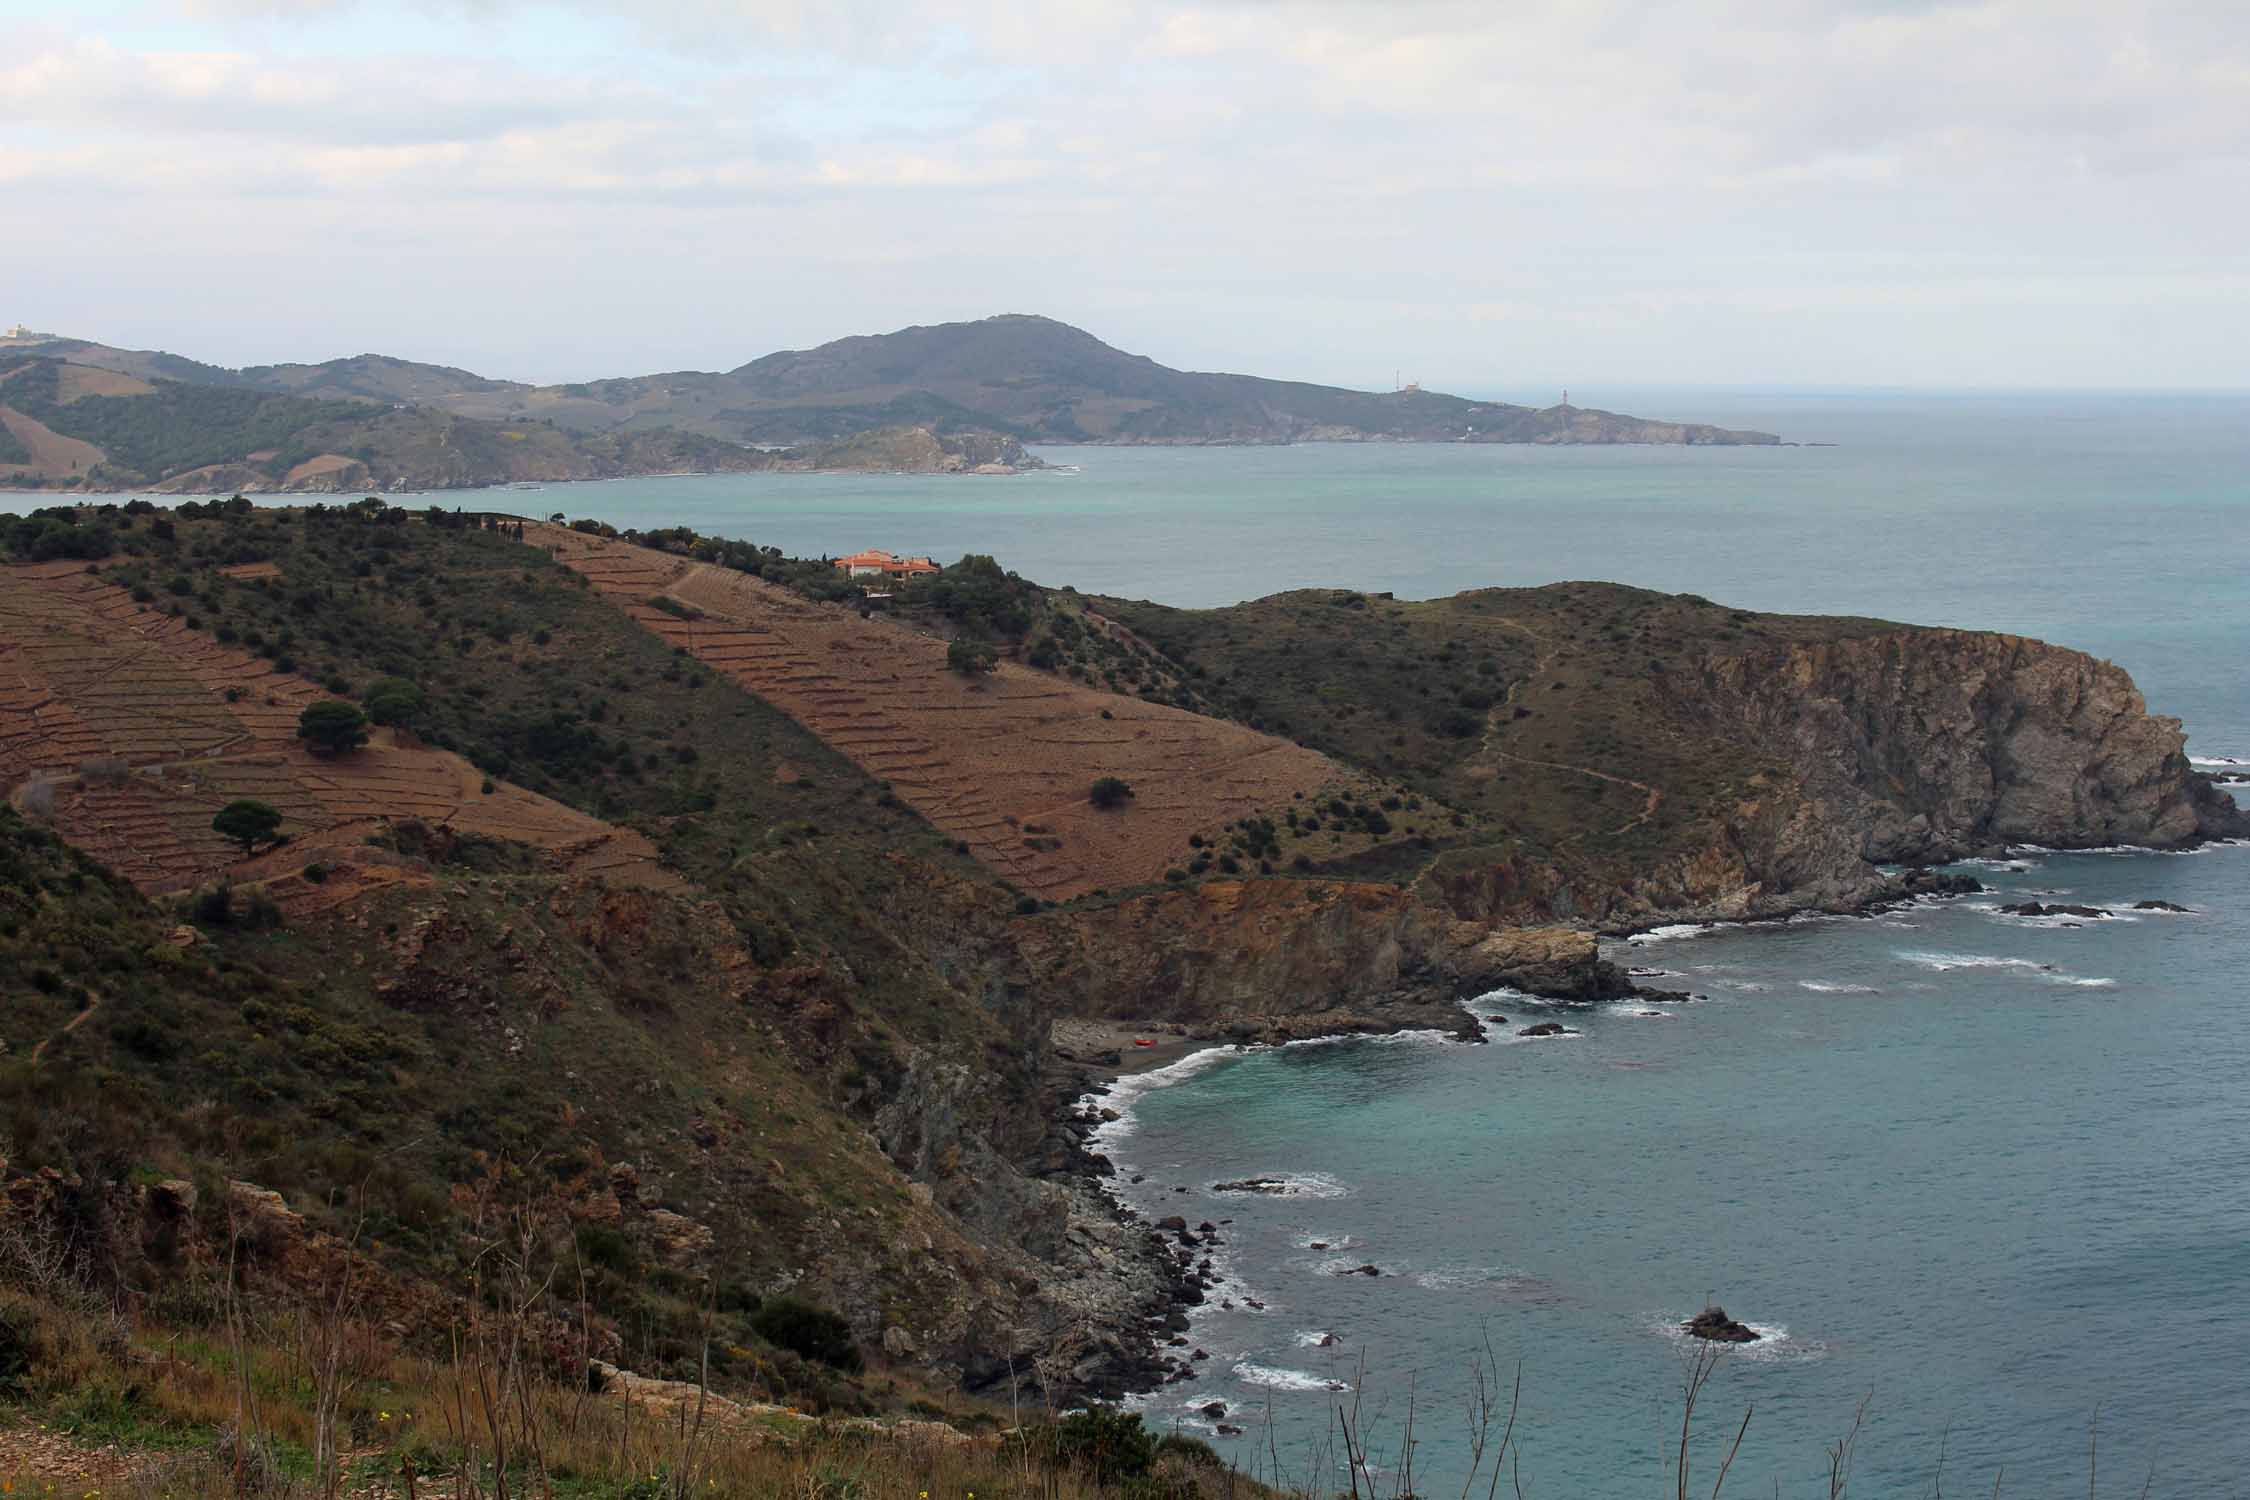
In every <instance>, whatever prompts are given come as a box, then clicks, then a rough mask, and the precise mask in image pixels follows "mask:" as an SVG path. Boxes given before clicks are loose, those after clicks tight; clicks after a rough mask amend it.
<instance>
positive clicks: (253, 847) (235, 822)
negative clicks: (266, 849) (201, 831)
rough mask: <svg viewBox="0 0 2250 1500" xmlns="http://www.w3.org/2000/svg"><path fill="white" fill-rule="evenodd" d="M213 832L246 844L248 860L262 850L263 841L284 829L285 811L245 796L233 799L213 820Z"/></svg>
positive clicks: (245, 850)
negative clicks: (282, 818) (282, 812)
mask: <svg viewBox="0 0 2250 1500" xmlns="http://www.w3.org/2000/svg"><path fill="white" fill-rule="evenodd" d="M211 831H212V832H213V833H217V834H221V835H224V836H225V837H227V838H230V839H233V840H234V841H235V842H236V843H238V844H240V845H241V846H242V856H243V858H245V859H247V858H249V857H250V856H251V855H253V854H255V853H257V852H258V846H259V845H260V844H270V843H272V842H273V839H274V836H275V835H276V834H278V833H280V832H281V814H280V813H279V812H277V811H275V810H274V809H273V808H271V807H268V806H267V805H266V804H265V803H263V802H253V801H251V800H250V799H249V798H247V797H245V798H242V799H241V800H239V801H235V802H229V803H228V804H227V805H226V806H224V807H222V808H220V809H219V811H218V813H217V814H216V815H215V816H214V817H213V818H212V819H211Z"/></svg>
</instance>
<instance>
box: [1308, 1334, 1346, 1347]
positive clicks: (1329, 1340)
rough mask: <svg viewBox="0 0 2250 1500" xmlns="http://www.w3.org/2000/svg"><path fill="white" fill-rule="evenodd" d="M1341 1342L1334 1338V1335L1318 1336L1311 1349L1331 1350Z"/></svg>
mask: <svg viewBox="0 0 2250 1500" xmlns="http://www.w3.org/2000/svg"><path fill="white" fill-rule="evenodd" d="M1342 1342H1343V1340H1342V1339H1340V1338H1338V1337H1336V1335H1334V1334H1333V1333H1324V1334H1322V1335H1321V1336H1320V1340H1319V1342H1318V1343H1316V1344H1314V1345H1313V1347H1314V1348H1315V1349H1333V1348H1335V1347H1336V1346H1337V1345H1338V1344H1341V1343H1342Z"/></svg>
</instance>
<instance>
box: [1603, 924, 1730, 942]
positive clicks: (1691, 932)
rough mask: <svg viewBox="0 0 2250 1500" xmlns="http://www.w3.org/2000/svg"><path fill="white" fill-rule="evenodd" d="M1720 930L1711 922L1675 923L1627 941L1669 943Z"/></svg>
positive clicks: (1640, 933) (1637, 935) (1656, 928)
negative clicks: (1677, 939) (1676, 939)
mask: <svg viewBox="0 0 2250 1500" xmlns="http://www.w3.org/2000/svg"><path fill="white" fill-rule="evenodd" d="M1718 930H1719V929H1718V926H1717V925H1716V924H1715V923H1711V922H1673V923H1669V924H1667V925H1666V926H1663V927H1651V928H1650V929H1649V930H1648V931H1646V932H1636V933H1634V934H1633V935H1632V936H1630V937H1628V938H1626V939H1625V941H1626V942H1628V943H1634V944H1647V943H1669V942H1671V941H1673V940H1674V939H1675V938H1690V937H1701V936H1702V935H1703V934H1705V933H1707V932H1717V931H1718Z"/></svg>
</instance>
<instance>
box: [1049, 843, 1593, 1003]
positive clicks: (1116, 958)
mask: <svg viewBox="0 0 2250 1500" xmlns="http://www.w3.org/2000/svg"><path fill="white" fill-rule="evenodd" d="M1016 942H1017V947H1018V949H1019V951H1021V952H1022V953H1023V955H1024V957H1025V960H1026V962H1027V963H1028V964H1029V966H1030V967H1031V969H1032V971H1033V972H1034V973H1036V974H1037V975H1038V976H1039V978H1040V981H1041V986H1042V988H1043V989H1044V990H1046V991H1047V992H1048V993H1050V994H1052V995H1053V996H1055V997H1056V999H1057V1003H1058V1004H1059V1005H1060V1006H1062V1007H1063V1008H1064V1009H1067V1010H1070V1011H1073V1012H1076V1013H1078V1014H1082V1015H1100V1016H1114V1017H1119V1018H1124V1019H1133V1020H1162V1021H1175V1022H1180V1023H1183V1024H1186V1025H1187V1026H1189V1027H1190V1028H1191V1030H1192V1031H1193V1032H1194V1034H1197V1035H1204V1036H1212V1037H1225V1038H1232V1039H1235V1040H1242V1041H1282V1040H1288V1039H1290V1038H1293V1037H1305V1036H1321V1035H1327V1034H1332V1033H1335V1032H1339V1031H1392V1030H1398V1029H1401V1028H1405V1027H1436V1028H1439V1029H1443V1030H1450V1031H1455V1032H1458V1033H1460V1034H1463V1035H1469V1036H1473V1035H1475V1034H1476V1028H1475V1026H1474V1025H1473V1023H1471V1022H1469V1021H1468V1019H1467V1017H1466V1015H1465V1013H1464V1012H1463V1011H1462V1010H1461V1009H1460V1007H1459V1005H1458V1003H1457V1002H1458V1001H1460V1000H1462V999H1464V998H1467V997H1469V996H1473V995H1480V994H1484V993H1486V992H1488V991H1491V990H1495V989H1498V988H1500V987H1502V986H1504V985H1505V986H1512V987H1514V988H1518V989H1523V990H1528V991H1531V992H1534V993H1538V994H1542V995H1551V996H1555V997H1557V998H1565V999H1586V1000H1591V999H1599V998H1603V997H1605V996H1609V995H1617V994H1625V993H1629V992H1630V989H1631V986H1630V985H1628V984H1627V983H1626V982H1625V980H1624V978H1623V976H1622V975H1621V974H1619V973H1618V972H1617V971H1616V969H1614V968H1613V967H1611V966H1610V965H1608V964H1605V963H1603V962H1602V961H1601V959H1600V957H1599V955H1598V954H1597V952H1596V951H1595V944H1594V939H1593V937H1592V935H1591V934H1589V933H1586V932H1583V931H1579V930H1576V929H1573V928H1568V927H1555V926H1550V927H1532V928H1502V929H1495V928H1494V927H1493V926H1492V925H1490V924H1488V923H1486V922H1482V921H1477V920H1472V919H1463V918H1460V917H1456V916H1454V915H1453V914H1452V913H1450V912H1449V911H1447V910H1445V909H1444V908H1443V907H1442V906H1440V905H1438V904H1436V903H1433V902H1431V901H1429V900H1427V899H1425V898H1424V896H1423V894H1422V893H1421V892H1418V891H1416V890H1413V889H1409V888H1406V887H1402V886H1397V885H1379V884H1374V883H1371V882H1342V881H1339V882H1333V883H1331V882H1326V881H1318V880H1310V881H1308V880H1286V879H1275V880H1214V881H1209V882H1207V883H1205V884H1203V885H1201V886H1198V887H1195V888H1193V889H1174V890H1166V891H1160V892H1155V893H1152V894H1150V895H1146V896H1139V897H1133V898H1129V899H1126V900H1123V901H1120V902H1117V903H1116V904H1114V905H1111V906H1107V907H1094V908H1086V909H1081V910H1075V911H1069V912H1061V913H1053V914H1048V915H1044V916H1041V917H1038V918H1034V919H1027V920H1025V921H1022V922H1019V923H1018V924H1017V928H1016Z"/></svg>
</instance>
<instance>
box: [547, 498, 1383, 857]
mask: <svg viewBox="0 0 2250 1500" xmlns="http://www.w3.org/2000/svg"><path fill="white" fill-rule="evenodd" d="M528 539H529V540H531V541H534V542H536V543H538V544H539V545H542V546H545V547H547V548H550V549H551V550H552V551H553V552H554V554H555V556H556V557H558V558H559V559H560V560H562V561H563V562H565V563H567V564H568V565H569V566H570V567H572V568H574V569H576V570H578V571H579V572H580V573H582V574H584V575H585V576H586V577H587V578H589V579H590V580H592V582H593V584H594V586H595V588H596V589H597V590H599V591H600V592H601V593H602V594H603V595H604V596H606V597H607V598H609V599H610V600H612V601H613V602H614V603H615V604H617V606H618V607H619V608H621V609H623V610H624V611H625V612H626V613H627V614H629V615H630V616H632V618H634V619H635V620H637V621H638V622H640V623H641V624H642V625H643V626H645V627H646V628H648V629H649V630H651V631H654V632H655V633H656V634H657V635H659V636H661V637H662V638H663V639H664V640H666V641H668V642H671V643H672V644H673V645H675V646H678V647H680V648H682V649H684V650H686V651H687V652H689V653H690V654H691V655H693V656H694V657H695V658H696V659H697V660H699V661H703V662H707V663H709V664H710V665H711V666H712V667H714V668H716V669H718V670H720V671H722V672H724V673H726V674H727V676H728V677H730V678H731V679H733V680H734V681H736V682H738V683H740V684H741V685H742V686H744V687H746V688H748V689H750V690H751V691H752V692H754V693H756V694H758V695H759V696H760V697H762V698H764V699H766V700H767V701H769V702H771V703H774V704H776V705H777V706H779V707H781V708H783V709H784V710H786V711H787V712H788V713H789V714H790V715H791V716H792V717H794V718H796V719H797V720H798V721H799V722H800V723H802V724H804V725H805V726H806V727H808V728H810V729H812V730H813V731H814V732H815V733H817V734H818V735H820V737H821V738H822V739H823V740H825V741H826V742H827V743H829V744H830V745H833V746H834V747H835V748H837V749H838V750H841V751H842V752H843V753H844V754H845V755H847V756H849V757H850V758H851V759H852V760H853V761H854V762H856V763H857V764H859V765H860V766H862V767H864V768H865V769H866V770H867V771H868V773H869V774H871V775H874V776H877V777H880V778H881V779H882V780H884V781H885V782H886V783H888V784H889V785H890V787H891V788H892V789H893V790H894V791H895V792H896V794H897V795H898V796H899V797H901V798H902V799H904V800H905V801H906V802H907V803H908V804H909V805H911V806H912V807H913V808H914V809H915V810H916V811H917V812H919V813H921V814H922V815H923V816H924V817H926V818H928V819H929V820H930V821H931V822H932V823H933V824H935V825H936V826H937V827H938V828H939V829H941V830H943V831H944V832H946V833H948V834H950V835H952V836H953V837H955V838H957V839H959V840H960V841H962V842H963V843H965V844H967V845H968V847H969V849H970V851H971V852H973V853H974V854H976V856H977V857H978V858H979V859H981V860H983V861H984V862H985V863H986V864H987V865H989V866H990V867H991V868H992V869H993V870H995V871H997V872H998V873H1000V874H1001V875H1003V876H1004V877H1006V878H1007V879H1008V880H1009V881H1010V882H1011V883H1013V884H1015V885H1016V886H1017V887H1019V888H1020V889H1022V890H1024V891H1027V892H1030V893H1033V894H1036V895H1038V896H1041V897H1046V898H1049V899H1057V900H1060V899H1066V898H1069V897H1073V896H1080V895H1084V894H1086V893H1088V892H1090V891H1094V890H1097V889H1117V888H1121V887H1127V886H1133V885H1140V884H1146V883H1149V882H1153V881H1157V880H1161V879H1162V878H1164V875H1165V872H1166V870H1167V869H1169V868H1175V867H1177V866H1179V865H1182V864H1185V863H1187V862H1188V861H1189V859H1190V857H1191V855H1192V854H1193V851H1194V847H1195V846H1194V845H1191V844H1190V842H1189V841H1190V839H1191V838H1196V837H1199V836H1210V835H1214V834H1216V833H1217V832H1218V831H1219V830H1220V829H1222V828H1224V827H1225V826H1226V825H1228V824H1230V823H1234V822H1237V821H1238V820H1241V819H1244V818H1254V817H1257V816H1259V815H1262V814H1270V813H1272V812H1274V811H1276V810H1278V809H1282V808H1286V807H1288V806H1290V805H1291V804H1293V803H1296V802H1301V801H1313V800H1318V799H1320V798H1322V797H1324V796H1330V797H1333V796H1344V797H1352V798H1367V797H1371V796H1372V797H1377V798H1379V797H1381V796H1383V795H1384V794H1385V792H1384V789H1383V788H1382V787H1381V786H1380V784H1379V783H1377V782H1375V781H1374V780H1373V779H1372V778H1369V777H1367V776H1365V775H1363V774H1361V773H1359V772H1356V771H1353V770H1351V769H1349V768H1348V767H1345V766H1342V765H1340V764H1338V763H1337V762H1335V761H1332V760H1330V759H1328V758H1327V757H1326V756H1324V755H1321V754H1319V753H1317V752H1315V751H1311V750H1307V749H1305V748H1304V747H1302V746H1300V745H1296V744H1293V743H1291V742H1289V741H1287V740H1284V739H1280V738H1277V737H1275V736H1273V735H1269V734H1262V733H1259V732H1257V731H1255V730H1252V729H1249V728H1247V727H1245V726H1242V725H1239V724H1233V723H1229V722H1226V721H1224V720H1219V719H1212V718H1208V717H1205V716H1204V715H1201V714H1194V713H1188V712H1185V711H1183V710H1180V709H1177V708H1172V707H1169V706H1166V705H1163V704H1157V703H1151V702H1147V701H1145V700H1143V699H1140V698H1134V697H1129V696H1126V695H1123V694H1117V693H1109V692H1104V691H1101V690H1100V689H1097V688H1093V687H1090V686H1086V685H1084V684H1080V683H1076V682H1072V681H1070V680H1068V679H1066V678H1062V677H1059V676H1055V675H1052V674H1049V673H1044V672H1038V671H1034V670H1032V669H1030V668H1028V667H1023V666H1018V665H1016V664H1014V663H1009V662H1002V663H1000V664H999V666H998V667H997V668H996V669H995V670H993V671H991V672H988V673H981V674H975V675H966V674H963V673H960V672H954V671H949V670H948V669H947V666H946V643H945V642H944V641H943V640H941V639H939V638H937V637H936V636H934V635H925V634H922V633H920V632H918V631H915V630H912V629H908V628H906V627H904V626H901V625H898V624H895V623H892V622H890V621H886V620H882V619H876V618H863V617H862V616H860V615H859V614H858V613H856V612H855V611H853V610H851V609H849V608H847V607H845V606H842V605H836V604H824V603H815V602H813V601H811V600H808V599H805V598H803V597H801V596H799V595H797V594H794V593H792V592H790V591H789V590H787V589H784V588H781V587H778V586H776V585H774V584H771V583H767V582H764V581H763V580H760V579H757V578H753V577H750V576H748V575H746V574H743V573H739V572H736V571H734V570H732V569H728V568H724V567H720V566H717V565H715V564H711V563H701V562H695V561H692V560H689V559H687V558H683V557H679V556H676V555H673V554H671V553H667V552H661V551H657V550H654V549H652V548H647V547H638V546H633V545H630V544H628V543H625V542H621V541H614V540H606V539H603V538H599V537H595V536H590V535H587V534H585V533H582V532H578V531H573V530H569V529H567V528H564V527H560V526H542V527H539V528H536V529H535V531H534V532H533V533H531V535H530V536H529V537H528ZM657 600H663V601H667V602H666V603H663V604H660V603H656V602H653V601H657ZM1104 776H1114V777H1118V778H1121V779H1122V780H1124V781H1125V782H1127V783H1128V784H1129V785H1130V786H1131V787H1132V789H1133V797H1132V800H1131V801H1130V803H1129V804H1127V805H1126V806H1124V807H1121V808H1112V809H1107V810H1105V809H1102V808H1097V807H1096V806H1094V805H1093V803H1092V802H1091V801H1090V800H1089V799H1088V791H1089V789H1090V788H1091V786H1092V784H1093V783H1094V781H1095V780H1096V779H1097V778H1100V777H1104ZM1348 838H1349V845H1348V847H1344V848H1343V852H1352V851H1354V850H1357V849H1358V848H1361V847H1364V846H1365V845H1366V843H1368V842H1369V841H1370V840H1369V836H1367V835H1364V834H1359V833H1354V834H1351V835H1349V836H1348Z"/></svg>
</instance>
